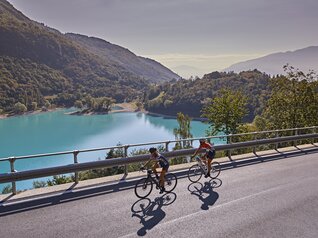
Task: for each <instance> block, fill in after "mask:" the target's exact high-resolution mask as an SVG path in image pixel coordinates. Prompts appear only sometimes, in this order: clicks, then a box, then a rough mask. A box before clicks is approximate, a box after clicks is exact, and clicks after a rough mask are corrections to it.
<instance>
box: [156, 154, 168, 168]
mask: <svg viewBox="0 0 318 238" xmlns="http://www.w3.org/2000/svg"><path fill="white" fill-rule="evenodd" d="M153 159H155V160H156V161H158V162H159V165H160V167H161V168H163V169H168V168H169V161H168V160H167V159H166V158H165V157H163V156H162V155H160V154H159V155H158V156H157V157H153Z"/></svg>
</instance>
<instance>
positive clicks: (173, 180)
mask: <svg viewBox="0 0 318 238" xmlns="http://www.w3.org/2000/svg"><path fill="white" fill-rule="evenodd" d="M177 181H178V180H177V176H176V175H175V174H171V173H168V174H166V176H165V190H166V192H168V193H169V192H171V191H172V190H174V189H175V187H176V186H177Z"/></svg>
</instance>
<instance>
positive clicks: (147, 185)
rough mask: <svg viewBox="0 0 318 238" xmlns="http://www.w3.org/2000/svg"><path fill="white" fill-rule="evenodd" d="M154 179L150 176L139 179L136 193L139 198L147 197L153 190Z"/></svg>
mask: <svg viewBox="0 0 318 238" xmlns="http://www.w3.org/2000/svg"><path fill="white" fill-rule="evenodd" d="M152 187H153V184H152V181H151V180H150V179H148V178H142V179H140V180H138V182H137V183H136V185H135V194H136V196H137V197H139V198H145V197H147V196H148V195H149V194H150V193H151V191H152Z"/></svg>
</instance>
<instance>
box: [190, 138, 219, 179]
mask: <svg viewBox="0 0 318 238" xmlns="http://www.w3.org/2000/svg"><path fill="white" fill-rule="evenodd" d="M201 149H206V154H205V157H206V158H207V159H208V173H207V175H206V176H205V177H206V178H207V177H210V171H211V163H212V160H213V159H214V156H215V149H214V146H213V144H210V143H208V142H207V141H206V140H205V139H200V146H199V148H198V149H197V150H196V151H195V152H194V154H193V155H192V156H191V158H194V157H195V156H196V155H197V154H198V153H199V152H200V150H201Z"/></svg>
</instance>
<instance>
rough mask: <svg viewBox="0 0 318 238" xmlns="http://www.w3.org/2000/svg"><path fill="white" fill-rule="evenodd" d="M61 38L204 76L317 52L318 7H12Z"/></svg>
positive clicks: (152, 0) (252, 0) (207, 0)
mask: <svg viewBox="0 0 318 238" xmlns="http://www.w3.org/2000/svg"><path fill="white" fill-rule="evenodd" d="M9 1H10V2H11V3H12V4H13V5H14V6H15V7H16V8H17V9H19V10H20V11H22V12H23V13H24V14H25V15H27V16H28V17H29V18H31V19H33V20H36V21H38V22H42V23H44V24H45V25H48V26H50V27H53V28H56V29H58V30H59V31H61V32H63V33H65V32H74V33H80V34H85V35H89V36H96V37H99V38H102V39H105V40H107V41H109V42H111V43H114V44H118V45H120V46H123V47H125V48H128V49H129V50H131V51H132V52H134V53H135V54H137V55H141V56H145V57H149V58H153V59H155V60H157V61H159V62H161V63H162V64H164V65H165V66H167V67H169V68H171V69H172V70H174V71H175V72H177V73H179V74H180V75H181V76H184V77H188V76H189V75H199V76H202V74H204V73H209V72H212V71H214V70H222V69H224V68H226V67H228V66H229V65H231V64H233V63H236V62H239V61H242V60H247V59H252V58H256V57H259V56H264V55H266V54H270V53H274V52H280V51H288V50H296V49H300V48H305V47H307V46H311V45H318V31H317V25H318V24H317V23H318V13H317V12H318V1H317V0H218V1H216V0H27V1H26V0H9Z"/></svg>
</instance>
